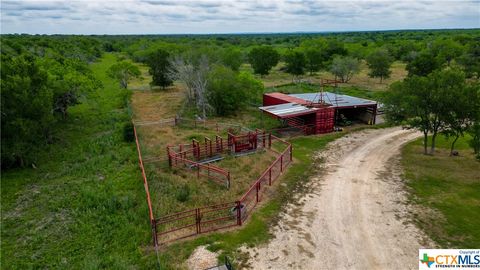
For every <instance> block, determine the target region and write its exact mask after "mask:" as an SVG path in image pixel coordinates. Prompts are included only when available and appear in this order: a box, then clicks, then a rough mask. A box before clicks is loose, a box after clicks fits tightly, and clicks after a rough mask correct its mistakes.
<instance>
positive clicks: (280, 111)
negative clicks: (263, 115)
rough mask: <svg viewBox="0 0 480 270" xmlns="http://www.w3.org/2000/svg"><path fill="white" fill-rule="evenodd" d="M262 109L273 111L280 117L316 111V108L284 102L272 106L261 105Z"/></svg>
mask: <svg viewBox="0 0 480 270" xmlns="http://www.w3.org/2000/svg"><path fill="white" fill-rule="evenodd" d="M259 109H260V110H262V111H265V112H268V113H271V114H273V115H276V116H278V117H285V116H287V115H294V114H295V115H298V114H304V113H311V112H314V111H316V110H317V109H315V108H308V107H305V106H303V105H300V104H297V103H284V104H279V105H272V106H263V107H259Z"/></svg>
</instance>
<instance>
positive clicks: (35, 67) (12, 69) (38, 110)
mask: <svg viewBox="0 0 480 270" xmlns="http://www.w3.org/2000/svg"><path fill="white" fill-rule="evenodd" d="M48 79H49V78H48V73H47V72H46V71H45V70H44V69H43V68H42V67H41V66H40V65H39V64H38V62H37V59H36V58H35V57H33V56H27V55H22V56H19V57H6V56H3V55H2V69H1V89H2V91H1V108H2V111H1V113H2V117H1V121H2V136H1V140H2V143H1V144H2V147H1V151H2V152H1V153H2V154H1V157H2V168H4V167H12V166H20V167H23V166H25V165H26V164H27V163H29V162H31V161H33V158H34V149H35V148H36V147H37V146H38V145H40V144H42V142H43V143H45V142H48V139H49V136H50V131H51V125H52V124H53V123H54V121H55V119H54V116H53V111H52V104H53V102H52V101H53V90H52V89H51V88H50V87H49V86H48Z"/></svg>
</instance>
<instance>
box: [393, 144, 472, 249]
mask: <svg viewBox="0 0 480 270" xmlns="http://www.w3.org/2000/svg"><path fill="white" fill-rule="evenodd" d="M467 139H468V138H461V139H459V140H458V142H457V144H456V149H457V150H458V151H459V152H460V156H458V157H450V156H449V153H450V151H449V149H450V144H449V142H448V141H447V140H445V139H444V138H443V137H439V138H438V139H437V140H438V142H437V147H438V150H437V153H436V154H435V155H434V156H429V155H423V154H422V153H423V148H422V147H423V144H422V139H419V140H416V141H414V142H412V143H410V144H408V145H407V146H406V147H405V148H404V150H403V153H402V156H403V158H402V165H403V166H404V168H405V177H406V179H407V180H408V186H409V188H410V191H411V201H412V202H413V203H414V204H415V205H418V206H419V207H420V211H418V212H419V213H418V215H416V216H415V219H416V221H417V224H418V225H419V226H420V228H421V229H423V231H424V232H426V233H427V234H428V235H429V236H430V237H431V238H432V239H433V240H434V241H435V242H437V243H438V244H439V245H440V247H442V248H478V243H480V230H479V228H480V211H479V209H480V173H479V172H480V162H478V161H477V160H475V158H474V155H473V151H472V150H471V149H470V148H469V147H468V144H467Z"/></svg>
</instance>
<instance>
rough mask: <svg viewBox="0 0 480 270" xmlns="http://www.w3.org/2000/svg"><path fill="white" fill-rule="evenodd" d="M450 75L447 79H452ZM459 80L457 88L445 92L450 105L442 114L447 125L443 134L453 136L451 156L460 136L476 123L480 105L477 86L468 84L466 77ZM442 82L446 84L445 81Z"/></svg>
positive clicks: (446, 103) (448, 136) (446, 104)
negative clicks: (466, 83)
mask: <svg viewBox="0 0 480 270" xmlns="http://www.w3.org/2000/svg"><path fill="white" fill-rule="evenodd" d="M458 74H461V75H459V76H463V74H462V73H458ZM449 77H450V78H448V77H447V79H451V76H449ZM460 80H461V81H460ZM457 81H458V84H457V85H455V89H451V90H449V91H446V93H445V97H444V99H445V100H446V101H445V106H448V107H447V108H448V109H446V110H445V113H444V114H443V115H441V118H442V120H443V121H444V125H445V128H444V131H443V134H444V135H445V136H446V137H447V139H448V138H450V137H452V138H453V141H452V143H451V145H450V156H452V155H453V150H454V149H455V143H456V142H457V140H458V138H460V137H463V136H464V134H465V133H466V132H467V131H469V130H470V129H471V126H472V124H473V123H475V119H476V113H477V111H478V107H479V106H480V105H479V104H480V103H479V102H480V100H478V97H477V89H476V87H475V86H466V85H465V78H461V79H460V78H459V79H457ZM442 84H443V85H445V83H442ZM477 88H478V87H477Z"/></svg>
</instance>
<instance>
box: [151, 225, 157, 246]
mask: <svg viewBox="0 0 480 270" xmlns="http://www.w3.org/2000/svg"><path fill="white" fill-rule="evenodd" d="M150 224H151V226H152V237H153V245H154V246H155V247H158V235H157V222H156V221H155V220H154V219H152V220H150Z"/></svg>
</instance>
